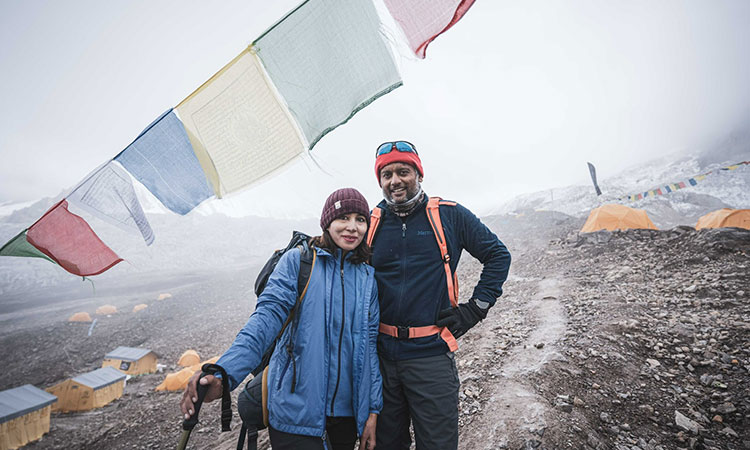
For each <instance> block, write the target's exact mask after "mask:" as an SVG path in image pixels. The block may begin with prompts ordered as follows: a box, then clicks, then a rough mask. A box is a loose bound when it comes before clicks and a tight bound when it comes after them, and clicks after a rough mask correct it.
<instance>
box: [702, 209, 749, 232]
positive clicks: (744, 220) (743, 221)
mask: <svg viewBox="0 0 750 450" xmlns="http://www.w3.org/2000/svg"><path fill="white" fill-rule="evenodd" d="M724 227H737V228H745V229H748V230H750V209H729V208H723V209H719V210H716V211H713V212H710V213H708V214H706V215H705V216H703V217H701V218H700V219H698V223H697V224H696V225H695V229H697V230H700V229H701V228H724Z"/></svg>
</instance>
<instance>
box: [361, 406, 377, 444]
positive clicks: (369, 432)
mask: <svg viewBox="0 0 750 450" xmlns="http://www.w3.org/2000/svg"><path fill="white" fill-rule="evenodd" d="M377 424H378V415H377V414H375V413H370V416H369V417H368V418H367V422H365V429H364V430H362V436H360V437H359V450H372V449H374V448H375V428H376V426H377Z"/></svg>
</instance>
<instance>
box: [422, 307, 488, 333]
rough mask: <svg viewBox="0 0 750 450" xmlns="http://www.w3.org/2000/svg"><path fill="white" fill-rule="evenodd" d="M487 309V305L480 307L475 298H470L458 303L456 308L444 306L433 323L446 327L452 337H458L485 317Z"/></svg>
mask: <svg viewBox="0 0 750 450" xmlns="http://www.w3.org/2000/svg"><path fill="white" fill-rule="evenodd" d="M488 306H489V305H488ZM488 309H489V307H488V308H484V309H483V308H480V307H479V305H477V302H476V300H475V299H473V298H472V299H471V300H469V301H468V302H466V303H461V304H459V305H458V308H446V309H444V310H442V311H440V312H439V313H438V318H437V321H436V322H435V325H437V326H439V327H448V330H449V331H450V332H451V334H452V335H453V337H455V338H456V339H458V338H459V337H461V336H463V335H464V334H465V333H466V332H467V331H469V329H471V327H473V326H474V325H476V324H477V323H479V321H480V320H482V319H484V318H485V317H487V310H488Z"/></svg>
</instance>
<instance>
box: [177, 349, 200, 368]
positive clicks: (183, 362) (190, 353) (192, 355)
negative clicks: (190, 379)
mask: <svg viewBox="0 0 750 450" xmlns="http://www.w3.org/2000/svg"><path fill="white" fill-rule="evenodd" d="M199 362H201V357H200V356H198V352H196V351H195V350H192V349H191V350H185V353H183V354H182V356H180V360H179V361H177V365H178V366H182V367H189V366H194V365H196V364H198V363H199Z"/></svg>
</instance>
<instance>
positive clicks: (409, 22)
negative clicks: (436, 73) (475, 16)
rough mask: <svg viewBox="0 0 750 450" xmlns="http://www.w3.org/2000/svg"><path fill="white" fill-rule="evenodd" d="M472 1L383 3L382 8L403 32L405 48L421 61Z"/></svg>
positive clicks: (391, 0)
mask: <svg viewBox="0 0 750 450" xmlns="http://www.w3.org/2000/svg"><path fill="white" fill-rule="evenodd" d="M474 1H475V0H385V5H386V6H387V7H388V11H390V13H391V15H392V16H393V18H394V19H395V20H396V22H397V23H398V24H399V26H400V27H401V29H402V30H403V31H404V34H405V35H406V39H407V41H409V47H411V49H412V50H413V51H414V53H415V54H416V55H417V56H418V57H420V58H424V57H425V52H426V51H427V45H429V44H430V42H432V41H433V40H434V39H435V38H436V37H438V36H439V35H441V34H443V33H445V32H446V31H448V29H449V28H450V27H452V26H453V25H455V24H456V22H458V21H459V20H461V18H462V17H463V16H464V14H466V11H468V10H469V8H471V5H473V4H474Z"/></svg>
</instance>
